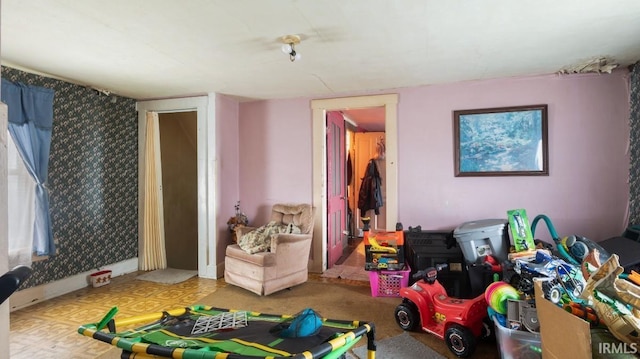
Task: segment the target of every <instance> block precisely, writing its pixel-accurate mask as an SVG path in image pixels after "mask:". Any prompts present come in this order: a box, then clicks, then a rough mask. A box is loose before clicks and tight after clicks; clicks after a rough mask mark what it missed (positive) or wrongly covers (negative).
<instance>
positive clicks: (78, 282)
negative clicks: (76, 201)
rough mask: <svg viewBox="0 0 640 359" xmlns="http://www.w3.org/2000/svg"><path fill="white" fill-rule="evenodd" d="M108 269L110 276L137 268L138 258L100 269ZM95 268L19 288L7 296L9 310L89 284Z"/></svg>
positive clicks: (130, 271)
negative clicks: (37, 284)
mask: <svg viewBox="0 0 640 359" xmlns="http://www.w3.org/2000/svg"><path fill="white" fill-rule="evenodd" d="M104 269H109V270H111V271H112V274H111V276H112V277H117V276H120V275H123V274H127V273H132V272H135V271H137V270H138V258H137V257H136V258H131V259H127V260H124V261H122V262H118V263H113V264H110V265H107V266H105V267H103V268H100V270H104ZM93 272H95V270H92V271H89V272H84V273H80V274H76V275H73V276H71V277H67V278H65V279H61V280H58V281H55V282H51V283H47V284H43V285H39V286H37V287H31V288H26V289H23V290H19V291H17V292H15V293H13V295H12V296H11V297H10V298H9V305H10V310H11V311H12V312H13V311H15V310H18V309H22V308H25V307H28V306H30V305H33V304H36V303H40V302H43V301H45V300H47V299H51V298H55V297H57V296H60V295H63V294H67V293H70V292H73V291H74V290H78V289H82V288H85V287H87V286H89V285H91V282H90V280H89V275H90V274H91V273H93Z"/></svg>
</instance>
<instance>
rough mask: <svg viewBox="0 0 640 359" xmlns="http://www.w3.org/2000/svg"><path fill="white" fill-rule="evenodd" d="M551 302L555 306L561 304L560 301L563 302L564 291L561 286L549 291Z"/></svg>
mask: <svg viewBox="0 0 640 359" xmlns="http://www.w3.org/2000/svg"><path fill="white" fill-rule="evenodd" d="M549 300H550V301H551V303H553V304H558V303H560V300H562V289H561V288H560V287H559V286H555V287H552V288H551V289H549Z"/></svg>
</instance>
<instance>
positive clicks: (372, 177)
mask: <svg viewBox="0 0 640 359" xmlns="http://www.w3.org/2000/svg"><path fill="white" fill-rule="evenodd" d="M382 206H383V203H382V178H381V177H380V172H378V166H377V165H376V161H375V160H373V159H371V160H369V164H368V165H367V169H366V171H365V172H364V177H362V184H361V185H360V193H359V196H358V209H359V210H360V216H362V217H365V216H366V215H367V211H368V210H370V209H373V210H374V211H375V214H380V207H382Z"/></svg>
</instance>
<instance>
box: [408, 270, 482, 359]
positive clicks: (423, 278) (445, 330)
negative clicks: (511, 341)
mask: <svg viewBox="0 0 640 359" xmlns="http://www.w3.org/2000/svg"><path fill="white" fill-rule="evenodd" d="M446 266H447V264H439V265H437V266H436V267H435V268H434V267H430V268H427V269H424V270H421V271H418V272H417V273H416V274H414V275H413V279H418V281H417V282H415V283H414V284H413V285H412V286H410V287H405V288H401V289H400V296H401V297H402V303H401V304H399V305H398V306H397V307H396V310H395V318H396V322H398V325H399V326H400V328H402V329H403V330H410V331H412V330H416V329H417V328H418V327H420V328H421V329H422V330H424V331H426V332H429V333H431V334H434V335H435V336H437V337H438V338H440V339H444V341H445V342H446V344H447V347H448V348H449V350H451V351H452V352H453V353H454V354H455V355H457V356H459V357H468V356H470V355H471V354H473V352H474V351H475V349H476V343H477V338H489V337H491V336H493V335H494V334H493V323H491V320H490V319H489V317H488V314H487V301H486V300H485V299H484V293H483V294H481V295H479V296H477V297H476V298H473V299H458V298H451V297H449V296H448V295H447V291H446V290H445V289H444V287H443V286H442V284H440V282H438V280H437V276H438V271H439V270H441V269H443V268H446Z"/></svg>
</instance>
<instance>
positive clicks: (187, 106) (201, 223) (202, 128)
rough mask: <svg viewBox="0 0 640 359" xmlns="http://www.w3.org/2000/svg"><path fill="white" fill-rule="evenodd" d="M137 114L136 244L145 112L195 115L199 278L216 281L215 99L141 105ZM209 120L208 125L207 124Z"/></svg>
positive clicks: (140, 231)
mask: <svg viewBox="0 0 640 359" xmlns="http://www.w3.org/2000/svg"><path fill="white" fill-rule="evenodd" d="M136 109H137V111H138V217H139V220H138V223H139V224H138V242H140V239H141V238H144V226H143V223H144V221H143V218H142V214H143V213H144V211H143V209H144V169H145V166H144V164H145V158H144V143H145V133H146V132H145V131H146V116H147V112H148V111H152V112H158V113H163V112H164V113H166V112H184V111H195V112H196V113H197V122H198V130H197V131H198V133H197V142H198V143H197V162H198V276H200V277H203V278H211V279H217V278H218V275H217V269H216V267H217V259H216V258H217V255H216V240H217V231H216V216H215V211H214V209H215V208H217V206H216V197H217V193H216V186H215V175H216V160H215V158H216V157H215V155H216V153H215V148H216V136H215V135H216V132H215V97H213V96H198V97H187V98H178V99H166V100H150V101H140V102H138V103H136ZM209 119H211V121H209Z"/></svg>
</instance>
